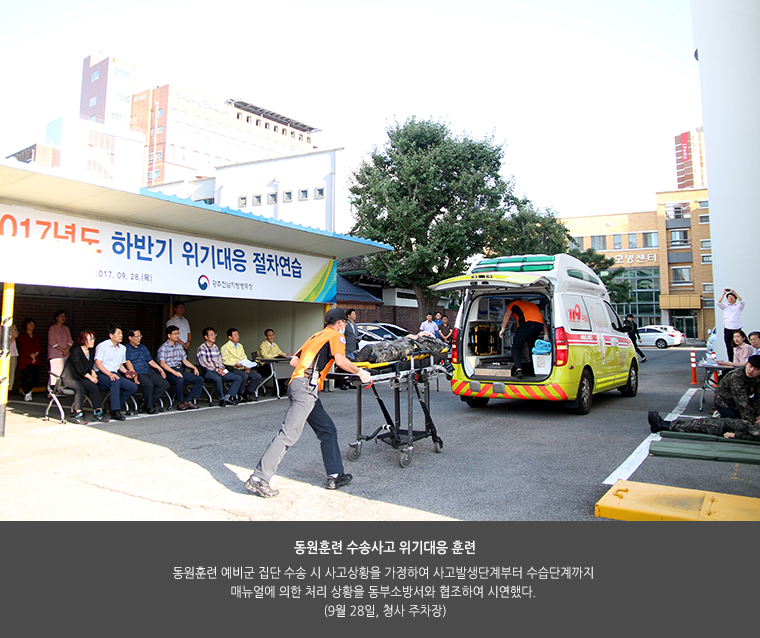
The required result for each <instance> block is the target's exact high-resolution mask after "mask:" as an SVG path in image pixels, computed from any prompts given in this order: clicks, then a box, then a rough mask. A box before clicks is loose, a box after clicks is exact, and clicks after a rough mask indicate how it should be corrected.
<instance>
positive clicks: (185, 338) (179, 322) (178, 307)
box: [166, 301, 193, 354]
mask: <svg viewBox="0 0 760 638" xmlns="http://www.w3.org/2000/svg"><path fill="white" fill-rule="evenodd" d="M173 308H174V316H173V317H172V318H171V319H169V321H167V322H166V327H167V328H168V327H169V326H177V328H178V329H179V343H180V345H181V346H182V347H183V348H184V349H185V353H186V354H187V353H189V352H190V342H191V341H192V340H193V334H192V332H191V331H190V322H189V321H188V320H187V319H185V302H184V301H175V302H174V306H173Z"/></svg>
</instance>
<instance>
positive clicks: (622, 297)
mask: <svg viewBox="0 0 760 638" xmlns="http://www.w3.org/2000/svg"><path fill="white" fill-rule="evenodd" d="M569 254H570V255H572V256H573V257H575V258H577V259H580V260H581V261H582V262H583V263H584V264H586V265H587V266H588V267H589V268H591V270H593V271H594V272H595V273H596V274H597V275H599V279H601V280H602V283H603V284H604V285H605V287H606V288H607V290H608V292H609V293H610V301H612V303H615V304H622V303H628V302H629V301H631V283H630V282H629V281H625V280H624V279H622V280H618V281H615V277H619V276H620V275H621V274H623V273H624V272H625V268H613V266H614V265H615V260H614V259H612V258H611V257H606V256H605V255H603V254H602V253H598V252H596V250H594V249H593V248H587V249H586V250H584V251H583V252H581V251H580V250H578V249H577V248H573V249H571V250H570V251H569Z"/></svg>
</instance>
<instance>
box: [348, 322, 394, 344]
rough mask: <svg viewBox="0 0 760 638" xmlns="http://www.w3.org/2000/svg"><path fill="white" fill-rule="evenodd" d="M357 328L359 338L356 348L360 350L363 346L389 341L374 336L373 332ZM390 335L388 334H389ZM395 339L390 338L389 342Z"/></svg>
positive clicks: (377, 335)
mask: <svg viewBox="0 0 760 638" xmlns="http://www.w3.org/2000/svg"><path fill="white" fill-rule="evenodd" d="M357 327H358V328H359V330H358V332H359V338H358V339H357V348H358V349H359V350H361V349H362V348H363V347H364V346H366V345H367V344H371V343H377V342H378V341H389V339H384V338H383V337H381V336H380V335H379V334H376V333H375V332H370V331H368V330H364V329H362V327H361V326H360V325H358V324H357ZM389 334H390V333H389ZM395 338H396V337H392V338H391V339H390V340H392V339H395Z"/></svg>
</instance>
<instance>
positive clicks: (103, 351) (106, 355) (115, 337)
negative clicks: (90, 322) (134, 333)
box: [95, 324, 139, 421]
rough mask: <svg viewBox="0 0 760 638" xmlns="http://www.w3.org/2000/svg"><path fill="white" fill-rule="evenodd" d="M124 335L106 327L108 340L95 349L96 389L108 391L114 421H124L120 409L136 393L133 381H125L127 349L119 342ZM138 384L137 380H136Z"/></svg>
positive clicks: (112, 327)
mask: <svg viewBox="0 0 760 638" xmlns="http://www.w3.org/2000/svg"><path fill="white" fill-rule="evenodd" d="M123 338H124V334H123V333H122V331H121V328H120V327H119V326H117V325H116V324H111V325H110V326H108V339H106V340H105V341H101V342H100V343H99V344H98V347H97V348H95V367H96V368H97V374H98V387H99V388H102V389H103V390H108V392H109V394H110V401H111V418H112V419H114V420H116V421H124V420H126V417H125V416H124V415H123V414H122V413H121V412H120V408H121V406H122V405H124V404H125V403H126V402H127V399H129V397H131V396H132V395H133V394H134V393H135V392H137V385H136V383H135V382H134V381H130V380H129V379H127V377H126V376H123V375H126V374H127V372H129V370H127V368H126V366H125V365H124V364H125V363H126V361H127V349H126V348H125V347H124V346H123V345H122V343H121V341H122V339H123ZM137 383H139V379H137Z"/></svg>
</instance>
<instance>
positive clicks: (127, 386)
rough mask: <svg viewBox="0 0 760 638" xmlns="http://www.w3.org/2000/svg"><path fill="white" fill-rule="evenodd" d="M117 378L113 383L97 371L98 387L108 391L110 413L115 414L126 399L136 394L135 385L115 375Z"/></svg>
mask: <svg viewBox="0 0 760 638" xmlns="http://www.w3.org/2000/svg"><path fill="white" fill-rule="evenodd" d="M117 376H118V377H119V378H118V379H116V380H115V381H111V379H110V378H108V377H107V376H106V375H104V374H103V373H102V372H101V371H100V370H98V387H99V388H102V389H103V390H108V392H109V394H110V395H111V412H116V411H117V410H118V409H119V408H120V407H121V406H122V405H124V404H125V403H126V402H127V399H129V397H131V396H132V395H133V394H134V393H135V392H137V384H136V383H134V382H132V381H130V380H129V379H127V378H126V377H122V376H121V375H120V374H118V373H117Z"/></svg>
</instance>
